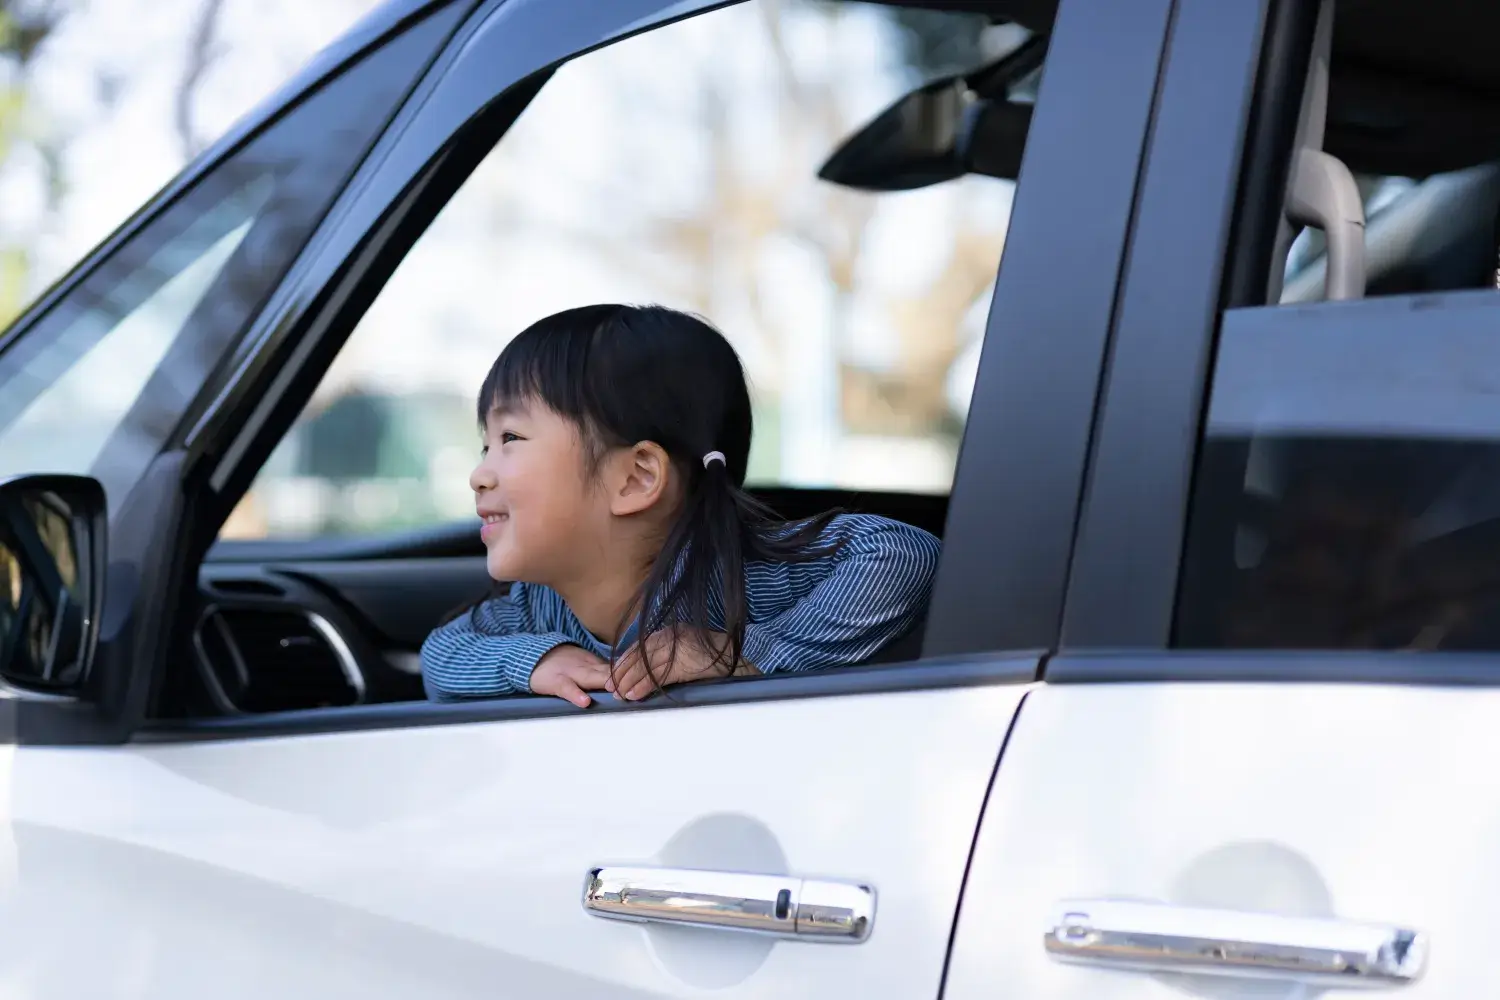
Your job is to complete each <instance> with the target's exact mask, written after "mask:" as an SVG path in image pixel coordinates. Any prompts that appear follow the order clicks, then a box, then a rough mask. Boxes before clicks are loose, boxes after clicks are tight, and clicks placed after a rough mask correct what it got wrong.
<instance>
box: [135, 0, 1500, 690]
mask: <svg viewBox="0 0 1500 1000" xmlns="http://www.w3.org/2000/svg"><path fill="white" fill-rule="evenodd" d="M934 6H938V7H941V8H943V9H948V10H964V9H968V10H983V11H985V12H993V10H994V9H995V5H994V4H993V3H979V2H953V0H950V2H945V3H942V4H939V5H934ZM1055 9H1056V3H1055V0H1024V2H1015V3H1011V4H1008V5H1007V6H1006V10H1007V15H1006V16H1005V17H999V16H996V17H995V20H996V21H997V22H1002V21H1015V22H1017V23H1020V24H1022V25H1023V26H1024V27H1026V28H1028V29H1030V31H1031V32H1032V37H1031V39H1030V40H1029V41H1028V42H1027V43H1025V44H1023V45H1022V46H1021V47H1020V48H1019V49H1017V50H1015V51H1013V52H1011V53H1008V54H1007V55H1005V56H1004V57H1002V58H1001V59H999V60H997V61H995V62H993V63H991V64H989V65H986V66H980V67H976V68H975V69H974V70H973V71H971V72H969V73H966V74H963V75H961V76H958V77H952V78H947V79H944V80H938V81H932V82H930V83H928V84H926V85H924V86H923V87H921V88H919V89H918V90H916V91H913V92H912V93H911V94H908V95H907V96H906V97H904V98H902V99H901V100H899V101H897V102H896V103H895V104H893V105H892V106H891V107H890V108H888V109H887V110H886V111H884V112H883V113H881V114H880V115H878V116H876V117H875V118H874V119H872V120H871V121H870V123H869V124H868V125H867V126H866V127H865V128H863V129H860V130H856V132H854V133H853V134H851V135H850V136H849V137H848V139H846V140H845V142H844V143H843V144H841V145H840V146H839V147H838V148H837V149H835V150H833V151H831V154H830V156H829V158H828V160H827V162H826V163H825V164H824V166H823V168H822V170H821V171H820V174H819V176H820V177H821V178H822V179H823V180H825V181H827V182H830V183H835V184H844V185H847V186H851V187H857V188H862V189H866V190H902V189H910V188H915V187H922V186H926V185H929V184H935V183H941V182H943V181H945V180H949V179H952V178H954V177H958V176H961V175H964V174H983V175H987V176H993V177H1008V178H1012V179H1013V178H1015V176H1016V175H1017V172H1018V171H1019V168H1020V160H1021V155H1020V154H1021V149H1022V147H1023V145H1024V141H1025V135H1026V126H1027V124H1028V123H1029V120H1030V113H1031V109H1030V105H1029V102H1027V101H1024V100H1018V99H1013V96H1014V95H1013V93H1012V90H1013V88H1014V86H1015V85H1016V84H1017V83H1018V82H1019V81H1020V80H1022V79H1023V78H1024V77H1025V76H1026V75H1027V74H1031V73H1034V71H1035V70H1036V69H1037V68H1038V67H1039V66H1040V64H1041V59H1042V56H1043V55H1044V53H1045V48H1046V41H1047V35H1048V32H1049V30H1050V28H1051V21H1052V18H1053V16H1054V14H1055ZM1497 33H1500V5H1494V4H1490V3H1483V2H1479V0H1426V2H1425V3H1422V4H1417V3H1414V2H1411V0H1339V3H1338V5H1337V9H1336V12H1335V15H1334V20H1333V31H1332V38H1331V57H1330V59H1329V66H1330V71H1329V78H1328V90H1327V94H1328V99H1327V125H1326V132H1325V137H1324V142H1323V150H1324V151H1325V152H1327V153H1328V154H1330V155H1331V156H1333V157H1335V158H1337V159H1338V160H1339V161H1341V162H1342V163H1343V164H1345V165H1346V166H1347V167H1348V168H1349V170H1350V171H1352V172H1353V174H1354V175H1355V176H1357V177H1359V178H1361V180H1365V181H1368V180H1369V179H1372V178H1376V179H1378V178H1383V177H1399V178H1410V179H1412V180H1413V181H1414V182H1415V183H1414V184H1413V185H1412V186H1411V187H1409V189H1407V190H1406V191H1404V192H1403V193H1401V194H1400V195H1399V196H1398V197H1396V198H1395V199H1394V200H1393V201H1392V202H1391V203H1389V204H1386V205H1384V206H1382V207H1380V208H1379V210H1378V211H1375V212H1373V213H1372V214H1371V216H1370V218H1369V219H1368V220H1367V226H1366V229H1365V248H1366V253H1365V288H1364V294H1365V295H1367V296H1378V295H1395V294H1407V293H1414V292H1438V291H1449V290H1458V289H1475V288H1488V287H1495V285H1496V282H1497V266H1496V265H1497V255H1500V246H1497V236H1496V234H1497V231H1500V229H1497V217H1500V97H1491V96H1487V95H1500V63H1496V62H1495V60H1494V59H1493V58H1492V54H1491V52H1490V45H1489V41H1490V40H1491V39H1493V38H1495V37H1497ZM934 123H936V125H935V126H934ZM1268 210H1274V206H1273V207H1272V208H1270V209H1268ZM1327 267H1328V260H1327V254H1326V252H1320V253H1313V254H1308V255H1304V260H1303V262H1302V266H1301V267H1299V268H1298V269H1296V270H1294V271H1292V272H1291V273H1288V274H1287V275H1286V279H1285V282H1284V286H1283V288H1282V290H1281V293H1280V297H1281V301H1282V302H1283V303H1286V304H1289V305H1290V304H1297V303H1307V302H1314V301H1318V300H1319V299H1321V298H1322V297H1323V294H1324V286H1325V278H1326V272H1327ZM1252 446H1254V447H1266V446H1271V447H1273V450H1274V451H1275V455H1274V456H1273V459H1274V461H1276V462H1279V463H1280V464H1281V465H1282V466H1283V467H1284V469H1285V475H1284V476H1283V477H1282V479H1281V481H1282V483H1283V484H1284V488H1283V489H1282V491H1281V493H1280V495H1279V496H1276V497H1269V498H1268V497H1267V496H1266V495H1264V493H1262V492H1257V491H1252V490H1251V489H1250V488H1249V486H1248V485H1247V484H1248V478H1247V477H1248V473H1247V470H1248V469H1249V468H1250V464H1251V457H1250V453H1251V450H1252ZM1370 447H1371V448H1375V449H1377V450H1378V449H1379V448H1381V447H1396V446H1395V445H1389V444H1380V443H1375V444H1371V445H1370ZM1467 447H1469V448H1471V449H1472V448H1475V447H1477V448H1479V449H1480V450H1482V451H1485V452H1486V453H1488V452H1489V451H1491V450H1492V449H1491V448H1490V446H1488V445H1477V446H1476V445H1471V446H1467ZM1403 454H1405V455H1406V457H1405V459H1404V460H1405V461H1406V462H1407V465H1409V466H1410V471H1411V473H1412V475H1414V476H1417V477H1419V478H1421V477H1424V476H1426V475H1427V474H1428V473H1432V472H1441V473H1442V475H1441V476H1440V477H1439V478H1440V479H1441V481H1443V482H1448V481H1451V480H1452V479H1453V476H1454V475H1456V474H1457V470H1460V469H1461V468H1462V467H1464V466H1465V465H1466V463H1469V462H1471V460H1472V459H1473V456H1472V455H1469V456H1467V457H1465V456H1458V457H1455V455H1454V454H1452V453H1451V449H1450V450H1449V451H1445V452H1443V453H1442V454H1440V455H1436V456H1435V455H1434V453H1433V452H1432V450H1431V449H1428V450H1427V451H1422V450H1421V449H1417V450H1413V449H1410V448H1407V449H1406V453H1403ZM1387 457H1388V456H1387ZM1493 457H1494V456H1490V458H1491V460H1493ZM1371 458H1372V456H1371V455H1368V454H1362V455H1361V456H1358V457H1356V458H1352V459H1351V458H1350V455H1349V451H1348V448H1347V444H1346V443H1339V442H1328V441H1319V440H1301V441H1291V442H1286V441H1278V442H1272V443H1269V445H1268V443H1267V442H1261V441H1256V442H1253V443H1252V442H1249V441H1240V442H1233V443H1232V446H1230V447H1225V448H1216V449H1210V450H1209V454H1207V455H1205V459H1204V464H1203V465H1202V466H1201V467H1200V471H1199V477H1198V482H1197V485H1196V487H1195V491H1196V495H1197V499H1196V501H1195V503H1194V510H1195V512H1197V513H1195V514H1194V525H1193V529H1192V530H1193V532H1194V537H1195V538H1197V539H1206V541H1203V542H1202V543H1198V542H1195V543H1194V544H1193V545H1191V546H1190V560H1189V562H1190V565H1187V566H1185V568H1184V574H1183V579H1184V581H1185V586H1191V587H1193V588H1196V589H1197V590H1199V591H1201V593H1202V595H1203V596H1202V597H1201V599H1198V600H1196V601H1194V602H1191V604H1192V607H1191V608H1189V609H1188V610H1186V611H1185V612H1184V614H1183V615H1182V616H1181V619H1180V621H1179V623H1178V631H1179V639H1180V641H1181V642H1182V643H1183V644H1185V645H1197V646H1215V645H1221V644H1230V643H1232V644H1240V645H1244V644H1247V643H1249V644H1252V645H1254V644H1272V645H1277V644H1279V645H1288V644H1292V645H1296V644H1302V645H1309V644H1311V645H1327V644H1328V641H1330V640H1328V638H1327V637H1325V636H1321V635H1320V634H1315V633H1316V632H1317V630H1313V632H1312V633H1308V632H1306V631H1304V632H1300V633H1299V632H1297V631H1296V630H1281V631H1277V630H1275V629H1273V630H1271V632H1272V633H1273V637H1272V638H1270V639H1267V640H1265V641H1263V642H1261V643H1257V642H1256V641H1255V639H1254V638H1253V636H1249V637H1248V638H1247V636H1248V634H1249V633H1248V632H1247V629H1246V627H1243V626H1244V625H1245V623H1246V622H1250V621H1258V620H1261V619H1265V618H1271V619H1274V618H1276V616H1277V614H1278V613H1279V612H1282V611H1286V610H1287V608H1289V607H1290V605H1291V603H1292V602H1295V601H1303V602H1306V601H1307V599H1308V595H1307V593H1306V589H1307V588H1306V587H1303V588H1300V589H1299V588H1297V587H1291V588H1287V587H1285V586H1277V585H1268V584H1267V583H1266V581H1267V580H1278V581H1280V580H1284V578H1285V577H1286V576H1287V575H1288V573H1289V572H1291V575H1293V576H1295V575H1296V573H1295V571H1289V570H1287V568H1286V567H1285V566H1284V565H1278V564H1277V560H1276V559H1275V558H1274V557H1273V555H1274V553H1275V552H1276V551H1278V550H1279V549H1278V545H1277V544H1274V543H1273V544H1270V545H1268V547H1267V549H1266V552H1267V555H1266V556H1265V557H1263V558H1262V559H1260V560H1259V561H1258V562H1253V563H1252V564H1250V565H1243V560H1242V559H1239V558H1237V556H1236V552H1237V548H1236V546H1237V545H1242V541H1243V534H1244V532H1245V530H1247V525H1249V526H1251V528H1252V529H1253V530H1259V531H1262V532H1266V531H1270V532H1272V533H1275V532H1278V531H1279V532H1282V533H1283V534H1285V533H1286V532H1287V531H1290V530H1291V529H1289V528H1287V527H1286V526H1287V525H1288V524H1291V523H1293V521H1295V520H1296V519H1295V518H1291V517H1290V516H1289V515H1288V511H1289V510H1291V508H1292V507H1294V506H1295V505H1296V503H1297V502H1298V501H1297V499H1296V498H1297V497H1300V496H1302V495H1303V494H1304V493H1305V492H1306V491H1307V490H1308V489H1311V488H1313V486H1312V485H1309V484H1314V485H1315V482H1314V481H1319V482H1320V481H1322V480H1321V479H1319V476H1320V475H1326V474H1327V472H1328V470H1329V469H1334V468H1343V469H1347V468H1348V467H1349V466H1350V464H1351V463H1354V464H1359V463H1361V462H1363V463H1364V464H1363V466H1361V467H1363V468H1371V467H1373V466H1371V465H1370V462H1371ZM1257 460H1258V461H1264V460H1265V457H1264V456H1257ZM1434 462H1435V463H1436V465H1434V464H1433V463H1434ZM1376 464H1379V463H1376ZM1439 466H1441V469H1439V468H1438V467H1439ZM1380 467H1381V468H1388V465H1380ZM1320 470H1321V472H1320ZM1389 478H1390V477H1389V474H1388V473H1387V474H1386V475H1385V479H1384V480H1380V477H1375V479H1374V480H1372V482H1373V481H1376V480H1380V481H1388V480H1389ZM755 492H757V493H758V494H759V495H760V497H761V499H762V500H764V501H765V502H767V503H768V504H769V505H770V506H771V507H772V508H773V509H775V510H777V511H778V512H779V513H781V514H782V515H783V516H785V517H788V518H797V517H803V516H808V515H811V514H814V513H817V512H820V511H823V510H827V509H829V508H835V507H837V508H842V509H845V510H853V511H867V512H871V513H877V514H881V515H884V516H887V517H892V518H895V519H898V520H901V521H905V522H907V523H910V524H913V525H916V526H918V527H921V528H923V529H925V530H928V531H930V532H932V533H934V534H936V535H938V536H940V537H941V535H942V533H943V526H944V522H945V518H946V511H947V497H946V496H940V495H918V494H897V493H853V492H848V491H841V490H828V489H819V490H805V489H795V488H787V487H779V488H775V489H768V490H757V491H755ZM1387 492H1390V491H1389V490H1388V491H1387ZM1421 492H1422V491H1412V490H1408V491H1407V493H1408V494H1409V495H1408V496H1406V497H1405V499H1404V501H1403V503H1404V506H1403V505H1401V504H1398V505H1397V508H1394V509H1400V510H1404V511H1405V512H1406V513H1405V515H1403V516H1406V517H1408V519H1409V518H1411V517H1416V516H1419V514H1420V511H1421V509H1423V508H1424V507H1425V505H1426V503H1428V502H1430V500H1431V497H1426V499H1425V500H1424V499H1423V498H1422V497H1420V496H1417V495H1416V494H1418V493H1421ZM1204 512H1207V513H1204ZM1496 513H1497V518H1496V519H1495V520H1494V521H1493V522H1491V525H1492V526H1491V527H1490V528H1489V529H1487V530H1488V533H1489V534H1490V535H1491V536H1493V537H1494V538H1495V542H1494V543H1492V544H1494V545H1496V546H1497V548H1500V531H1496V530H1494V529H1493V524H1500V511H1497V512H1496ZM1298 523H1300V522H1298ZM1366 528H1367V526H1366ZM1282 548H1286V547H1285V546H1283V547H1282ZM1288 551H1290V552H1291V553H1292V555H1291V556H1290V557H1289V558H1291V559H1293V560H1295V559H1296V558H1298V553H1299V552H1300V550H1298V549H1297V547H1296V546H1295V545H1293V546H1291V547H1290V548H1289V549H1288ZM1495 555H1500V551H1497V552H1496V553H1495ZM1489 564H1490V565H1500V559H1490V560H1489ZM490 586H491V584H490V581H489V580H488V577H487V575H486V573H485V569H484V555H483V547H482V544H481V542H480V540H479V536H478V533H477V531H474V530H473V528H472V525H470V524H468V523H460V524H456V525H452V526H447V527H442V528H436V529H430V530H424V531H416V532H412V533H408V534H405V535H401V536H397V537H384V538H375V539H338V538H331V539H314V540H308V541H302V542H280V541H230V540H225V541H220V542H219V543H217V544H216V545H215V546H214V547H213V548H212V549H211V550H210V552H209V554H208V556H207V558H206V560H205V561H204V564H203V565H202V568H201V572H200V576H199V587H198V593H197V595H196V601H197V604H198V608H197V614H196V618H195V620H196V627H195V628H194V630H193V633H192V648H191V649H190V650H187V651H185V653H186V655H185V656H184V657H183V658H182V661H181V663H180V664H179V666H178V667H177V668H176V669H174V670H173V671H172V672H171V673H170V674H169V676H168V679H167V683H166V686H165V688H164V690H163V697H162V699H161V701H160V703H159V706H158V711H159V714H160V715H163V716H165V717H168V718H201V717H205V716H224V715H242V714H247V713H250V714H258V713H268V712H284V711H294V710H301V709H311V708H320V707H335V706H347V705H355V704H376V703H388V702H399V701H407V700H416V699H421V698H422V697H423V691H422V685H421V679H420V671H419V666H418V660H417V650H418V648H419V646H420V644H421V642H422V640H423V639H424V638H425V636H426V635H427V633H428V631H429V630H430V629H431V628H433V627H434V626H435V625H436V624H437V623H438V622H439V621H440V620H442V619H443V617H444V616H445V615H446V614H448V613H451V612H452V611H453V610H455V609H457V608H459V607H461V606H463V605H465V604H468V603H471V602H473V601H474V600H476V599H478V598H480V597H482V596H483V595H484V594H485V593H486V592H487V591H488V588H489V587H490ZM1329 600H1331V599H1329ZM1324 603H1328V601H1327V600H1325V601H1324ZM1368 614H1369V608H1368V607H1362V609H1361V610H1360V611H1359V612H1358V613H1357V614H1356V612H1354V611H1349V612H1348V613H1347V614H1346V615H1345V618H1346V619H1347V618H1349V616H1354V617H1360V616H1363V617H1368ZM1419 617H1420V616H1419ZM1341 622H1342V624H1339V625H1338V626H1337V627H1335V628H1334V631H1341V632H1349V631H1350V626H1348V624H1347V621H1344V620H1343V619H1341ZM1236 623H1238V624H1236ZM1249 631H1251V632H1253V631H1254V630H1253V629H1251V630H1249ZM1396 631H1397V632H1398V633H1400V632H1401V630H1400V629H1398V630H1396ZM1288 637H1291V638H1288ZM1345 641H1347V640H1345ZM920 643H921V635H920V632H917V633H914V634H913V635H910V636H907V637H904V638H903V639H902V640H899V641H898V642H897V643H896V644H895V645H894V646H892V647H891V648H889V649H887V650H886V651H884V652H883V653H882V654H881V655H880V656H879V657H878V658H877V661H878V662H900V661H907V660H911V659H915V658H916V657H917V656H918V655H919V653H920Z"/></svg>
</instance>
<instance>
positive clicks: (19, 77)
mask: <svg viewBox="0 0 1500 1000" xmlns="http://www.w3.org/2000/svg"><path fill="white" fill-rule="evenodd" d="M63 13H64V12H63V8H62V6H61V5H60V4H57V3H43V2H27V0H0V169H4V167H5V165H6V164H7V163H8V162H9V160H10V158H11V156H12V155H13V154H14V153H15V151H16V149H17V147H19V146H23V145H27V144H29V145H31V146H32V147H33V148H35V149H37V150H38V151H39V152H40V153H41V155H42V159H43V162H44V163H46V164H48V185H49V191H48V194H49V197H52V198H55V197H56V196H57V195H58V194H59V193H60V192H59V191H58V190H57V184H58V174H57V173H56V170H55V167H56V166H57V162H56V155H55V151H54V150H50V149H48V148H47V147H46V144H45V143H44V142H43V141H41V138H42V137H41V136H40V135H39V133H38V130H37V128H36V122H35V121H34V116H33V114H32V110H31V107H30V102H29V100H28V97H29V93H28V82H29V81H28V77H27V70H28V69H29V68H30V65H31V62H32V60H33V59H34V58H35V57H36V54H37V52H38V50H39V49H40V48H41V46H42V44H43V43H44V42H45V41H46V40H47V38H48V37H49V36H50V35H51V34H52V32H53V31H54V30H55V29H56V28H57V26H58V24H59V23H61V21H62V17H63ZM30 271H31V254H30V252H29V249H28V248H27V247H26V246H25V245H24V244H23V243H21V242H19V241H18V239H17V234H15V233H7V232H4V231H0V327H4V326H7V325H9V323H10V322H11V320H13V319H14V318H15V317H16V315H17V314H18V313H19V312H20V311H21V309H22V308H23V307H24V306H25V304H26V302H27V300H28V298H29V295H30V289H29V287H28V281H27V278H28V277H29V275H30Z"/></svg>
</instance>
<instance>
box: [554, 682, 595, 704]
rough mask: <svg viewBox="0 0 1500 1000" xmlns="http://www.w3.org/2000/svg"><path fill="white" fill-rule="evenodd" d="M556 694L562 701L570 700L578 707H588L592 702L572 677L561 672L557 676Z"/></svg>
mask: <svg viewBox="0 0 1500 1000" xmlns="http://www.w3.org/2000/svg"><path fill="white" fill-rule="evenodd" d="M556 694H557V696H558V697H559V698H562V699H563V700H564V701H571V702H572V703H573V704H575V705H577V706H578V707H579V708H588V707H589V706H590V705H592V704H593V703H594V700H593V699H592V698H590V697H589V696H588V695H587V694H586V693H585V692H584V690H583V688H581V687H579V686H578V683H577V682H576V681H574V680H573V678H571V677H569V676H567V675H566V674H563V675H561V676H559V677H558V678H557V692H556Z"/></svg>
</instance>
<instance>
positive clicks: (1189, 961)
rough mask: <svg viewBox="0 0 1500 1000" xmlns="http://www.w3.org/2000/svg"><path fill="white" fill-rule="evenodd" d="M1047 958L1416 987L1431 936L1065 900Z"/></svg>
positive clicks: (1051, 930)
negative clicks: (1411, 985)
mask: <svg viewBox="0 0 1500 1000" xmlns="http://www.w3.org/2000/svg"><path fill="white" fill-rule="evenodd" d="M1045 944H1046V948H1047V952H1048V954H1050V955H1051V956H1052V957H1053V958H1055V959H1057V960H1059V961H1063V962H1073V963H1079V964H1083V965H1093V966H1098V967H1101V968H1117V969H1137V970H1143V971H1149V972H1177V973H1191V974H1197V975H1205V976H1240V977H1247V978H1256V979H1283V980H1291V981H1295V982H1300V983H1305V984H1307V985H1311V986H1337V987H1342V988H1346V989H1347V988H1350V987H1360V986H1369V987H1390V986H1405V985H1407V984H1409V983H1413V982H1415V981H1416V980H1417V979H1418V978H1419V977H1420V976H1421V974H1422V970H1423V968H1424V967H1425V965H1426V962H1427V935H1425V934H1423V933H1421V932H1419V931H1413V930H1407V929H1405V928H1401V927H1390V926H1385V925H1380V924H1359V923H1351V922H1349V921H1344V920H1331V919H1318V918H1308V917H1283V916H1277V915H1276V914H1271V913H1242V912H1238V911H1235V910H1210V909H1196V908H1191V907H1183V906H1170V905H1167V904H1164V903H1149V902H1134V901H1130V900H1114V899H1073V900H1064V901H1063V902H1061V903H1059V904H1058V906H1057V910H1056V912H1055V913H1054V914H1053V916H1052V919H1051V920H1050V921H1048V925H1047V933H1046V938H1045Z"/></svg>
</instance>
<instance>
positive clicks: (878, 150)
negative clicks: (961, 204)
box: [818, 36, 1047, 191]
mask: <svg viewBox="0 0 1500 1000" xmlns="http://www.w3.org/2000/svg"><path fill="white" fill-rule="evenodd" d="M1046 54H1047V39H1046V38H1045V37H1043V36H1032V37H1031V38H1029V39H1027V40H1026V41H1025V42H1022V43H1021V44H1020V45H1019V46H1017V47H1016V48H1015V49H1013V50H1012V51H1010V52H1008V53H1007V54H1006V55H1004V56H1002V57H1001V58H1000V59H998V60H996V61H995V62H992V63H990V64H989V65H987V66H981V67H979V68H978V69H975V70H973V71H972V72H969V73H964V74H961V75H958V76H949V77H944V78H943V79H941V80H934V81H933V82H931V83H928V84H924V85H923V86H921V87H918V88H917V89H916V90H914V91H912V92H911V93H909V94H907V95H906V96H905V97H903V98H901V99H900V100H898V101H897V102H896V103H895V104H892V105H891V106H890V107H888V108H886V109H885V110H884V111H882V112H881V113H880V114H878V115H876V116H875V119H874V120H873V121H871V122H870V123H869V124H868V125H866V126H864V127H863V128H861V129H860V130H859V131H857V132H855V133H854V134H853V135H851V136H849V138H847V139H845V140H844V141H843V143H841V144H840V145H839V147H838V149H836V150H834V152H833V155H831V156H829V158H828V161H827V162H826V163H824V164H823V166H822V167H821V168H820V169H819V170H818V177H820V178H821V179H823V180H825V181H830V182H832V183H834V184H839V185H842V186H844V187H851V188H859V189H861V190H864V191H909V190H911V189H913V188H920V187H927V186H928V185H931V184H941V183H942V182H943V181H951V180H954V179H956V178H959V177H962V176H964V175H965V174H983V175H984V176H986V177H1000V178H1004V179H1006V180H1015V179H1016V175H1017V174H1019V173H1020V171H1021V153H1022V151H1023V150H1024V149H1025V148H1026V134H1027V133H1028V132H1029V131H1030V130H1031V104H1030V103H1029V102H1028V100H1027V98H1026V94H1027V93H1028V92H1029V90H1030V87H1029V86H1028V81H1029V80H1031V81H1034V80H1035V79H1037V78H1038V75H1039V73H1040V70H1041V66H1042V61H1043V59H1044V58H1045V57H1046ZM1017 98H1020V99H1019V100H1018V99H1017Z"/></svg>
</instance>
